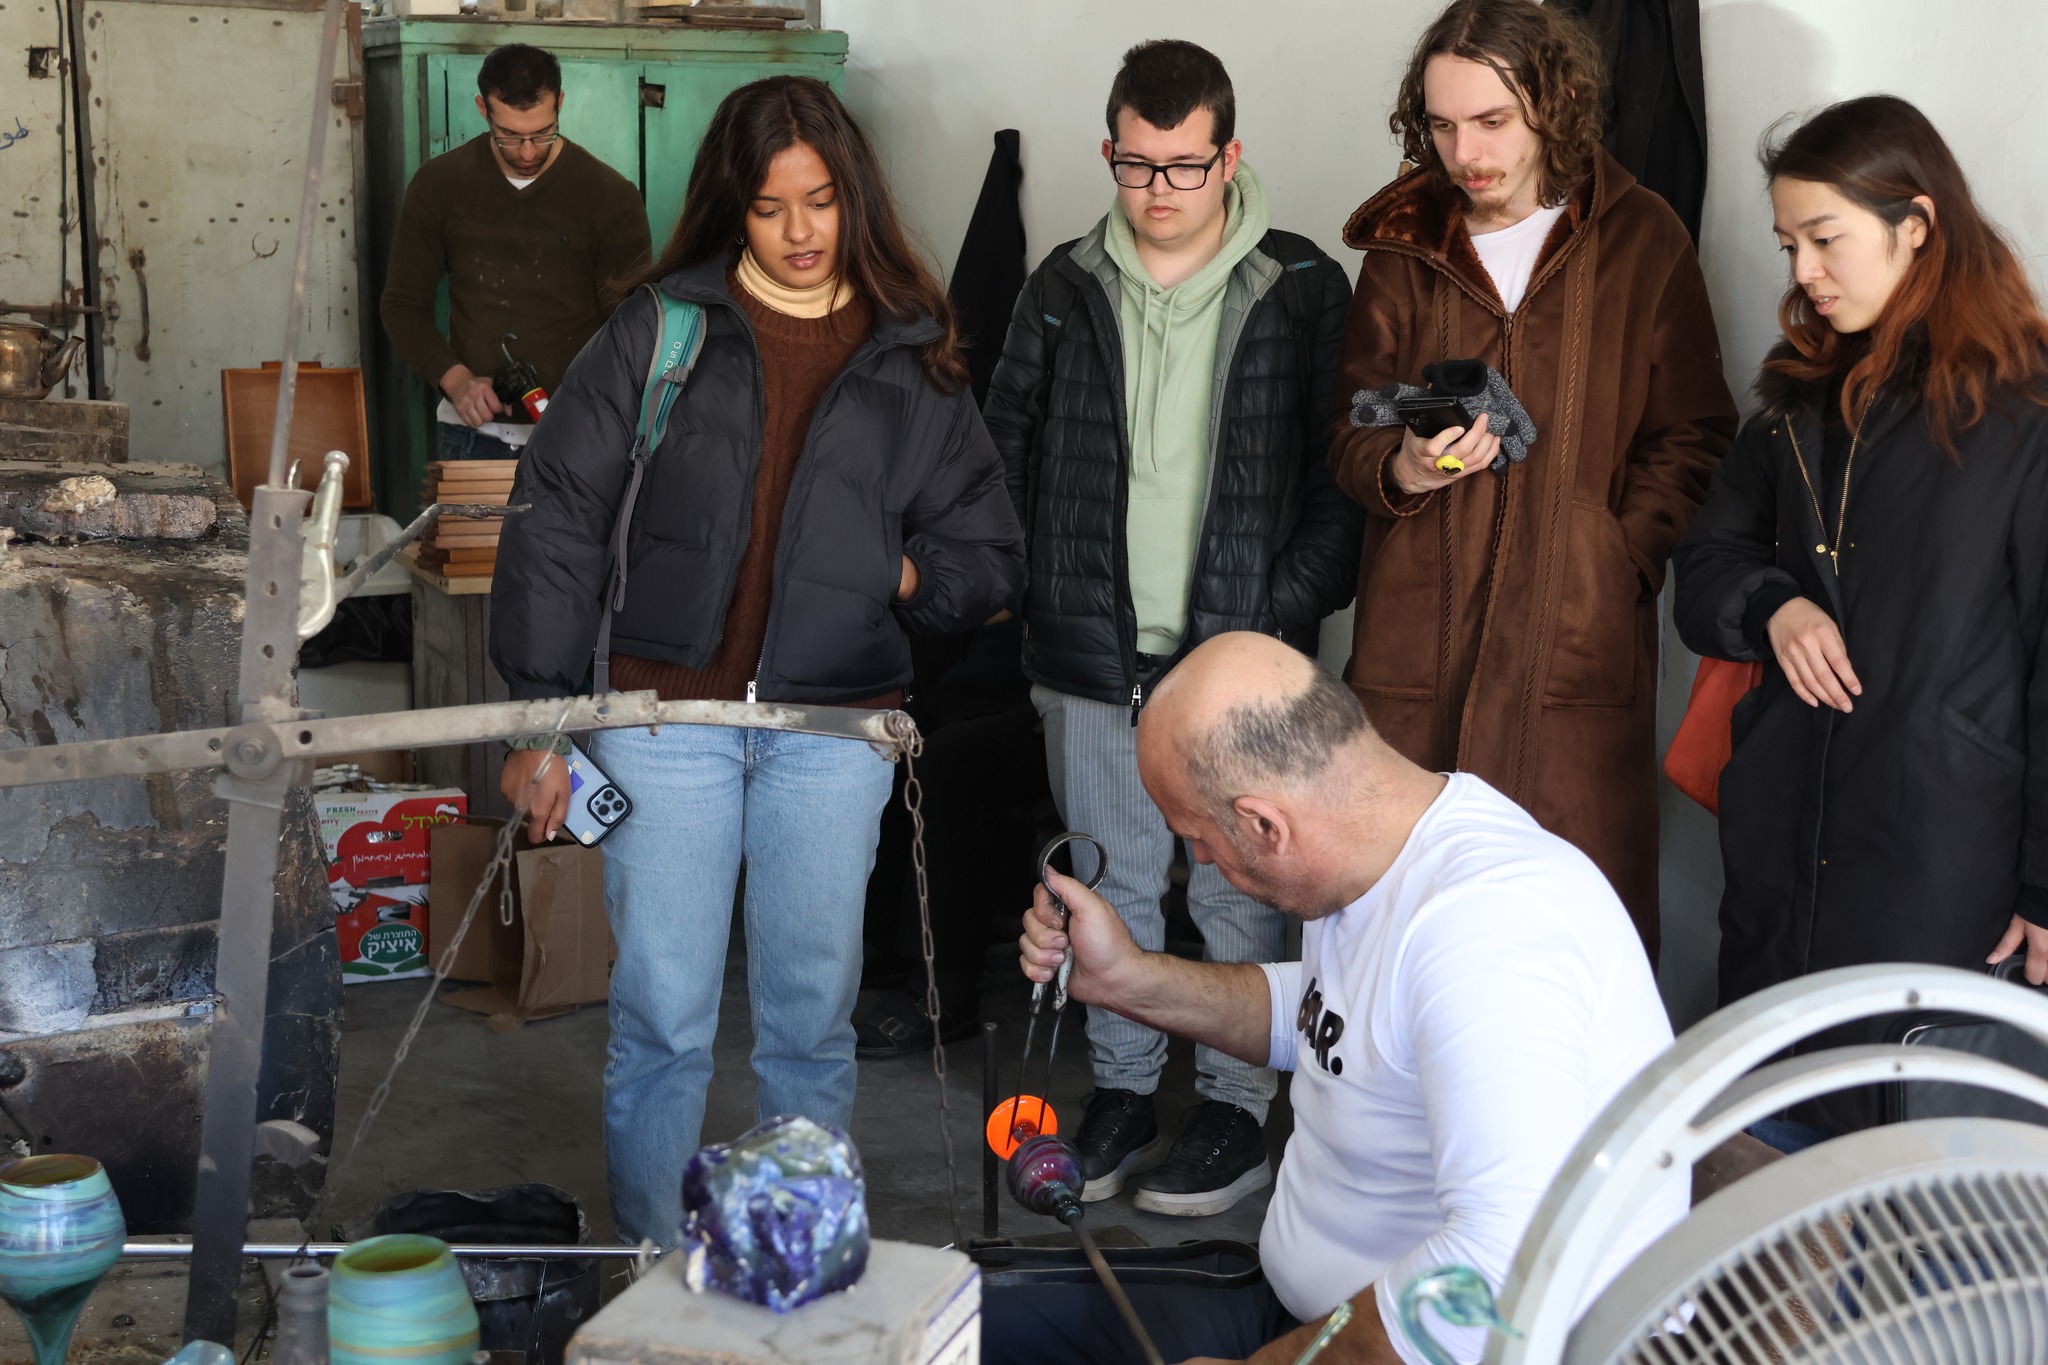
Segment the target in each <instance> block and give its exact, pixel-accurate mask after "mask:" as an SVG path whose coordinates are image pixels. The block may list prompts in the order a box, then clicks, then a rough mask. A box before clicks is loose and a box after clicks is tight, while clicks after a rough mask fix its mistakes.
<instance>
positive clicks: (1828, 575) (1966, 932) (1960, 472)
mask: <svg viewBox="0 0 2048 1365" xmlns="http://www.w3.org/2000/svg"><path fill="white" fill-rule="evenodd" d="M1762 159H1763V164H1764V172H1765V174H1766V176H1767V177H1768V178H1769V180H1770V189H1771V208H1772V213H1773V218H1774V222H1773V227H1774V229H1775V230H1776V232H1777V235H1778V241H1779V244H1780V245H1781V246H1782V247H1783V249H1784V251H1785V253H1786V255H1787V257H1788V258H1789V265H1790V268H1791V277H1792V283H1791V287H1790V288H1789V289H1788V290H1787V291H1786V294H1785V298H1784V301H1783V303H1782V304H1781V305H1780V306H1779V319H1780V322H1781V324H1782V326H1783V328H1784V340H1783V341H1782V342H1781V343H1780V344H1779V345H1778V346H1777V348H1776V349H1774V350H1773V351H1772V352H1771V354H1770V356H1769V357H1768V358H1767V359H1766V360H1765V361H1764V365H1763V369H1762V372H1761V373H1760V374H1759V375H1758V377H1757V383H1756V395H1757V397H1758V399H1759V400H1760V402H1761V410H1760V411H1759V412H1758V413H1757V415H1756V416H1755V417H1754V418H1752V419H1751V420H1750V422H1749V424H1748V425H1747V426H1746V427H1745V428H1744V430H1743V432H1742V435H1741V436H1740V437H1739V438H1738V439H1737V441H1736V444H1735V448H1734V449H1733V450H1732V451H1731V452H1730V453H1729V455H1728V458H1727V460H1726V461H1725V462H1724V463H1723V464H1722V466H1721V469H1720V472H1719V474H1718V476H1717V477H1716V479H1715V482H1714V487H1713V491H1712V493H1711V495H1710V496H1709V497H1708V499H1707V503H1706V506H1705V507H1704V508H1703V509H1701V511H1700V514H1699V517H1698V518H1697V519H1696V520H1695V521H1694V522H1693V524H1692V529H1691V531H1690V532H1689V533H1688V534H1687V536H1686V537H1685V539H1684V541H1683V542H1682V543H1681V544H1680V545H1679V547H1678V551H1677V553H1676V556H1675V562H1676V565H1677V573H1678V598H1677V619H1678V629H1679V633H1680V636H1681V637H1682V638H1683V639H1684V640H1685V642H1686V644H1687V645H1688V646H1689V647H1690V648H1692V649H1693V650H1695V651H1697V652H1698V653H1700V654H1703V655H1711V656H1714V657H1718V658H1723V659H1734V660H1761V661H1762V662H1763V663H1764V665H1765V668H1764V681H1763V685H1762V686H1761V687H1760V688H1758V689H1757V690H1755V691H1753V692H1751V693H1750V694H1749V696H1747V697H1746V698H1744V699H1743V701H1742V702H1741V703H1740V704H1739V705H1738V706H1737V707H1736V708H1735V715H1734V743H1735V747H1734V756H1733V758H1732V759H1731V760H1730V761H1729V763H1728V766H1727V768H1726V769H1725V770H1724V771H1723V772H1722V774H1721V789H1720V800H1721V853H1722V860H1723V865H1724V869H1725V872H1726V877H1727V885H1726V890H1725V891H1724V893H1723V895H1722V900H1721V986H1720V994H1721V1003H1722V1004H1727V1003H1729V1002H1730V1001H1734V1000H1738V999H1741V998H1742V997H1744V996H1746V995H1749V994H1752V993H1753V992H1755V991H1758V990H1761V989H1763V988H1764V987H1766V986H1771V985H1775V984H1776V983H1778V982H1781V981H1785V980H1788V979H1790V978H1793V977H1797V976H1801V975H1804V974H1805V973H1808V972H1816V971H1821V970H1825V969H1827V968H1830V967H1843V966H1849V965H1852V964H1856V963H1865V962H1902V961H1903V962H1929V963H1940V964H1944V965H1947V966H1952V967H1972V966H1979V967H1981V965H1982V964H1983V963H1985V962H1986V961H1998V960H2001V959H2003V958H2006V957H2008V956H2010V955H2011V954H2013V953H2015V952H2024V953H2025V955H2026V962H2025V970H2026V975H2027V978H2028V979H2029V980H2031V981H2033V982H2035V983H2040V982H2042V981H2043V980H2048V656H2044V650H2048V322H2044V321H2043V318H2042V315H2041V311H2040V309H2039V307H2038V305H2037V303H2036V301H2035V299H2034V295H2033V292H2032V290H2031V288H2030V287H2029V285H2028V281H2027V277H2026V273H2025V272H2024V271H2023V270H2022V269H2021V266H2020V263H2019V260H2018V258H2017V257H2016V256H2015V254H2014V252H2013V250H2012V248H2011V246H2010V245H2008V244H2007V243H2006V241H2005V240H2004V238H2003V237H2001V236H2000V235H1999V232H1998V230H1997V229H1996V228H1995V227H1994V226H1993V225H1992V224H1991V223H1989V222H1988V221H1986V219H1985V218H1984V216H1983V214H1982V213H1981V212H1980V211H1979V209H1978V207H1977V205H1976V203H1975V201H1974V200H1973V199H1972V197H1971V194H1970V186H1969V182H1968V181H1967V180H1966V179H1965V178H1964V176H1963V173H1962V170H1961V168H1960V167H1958V166H1957V164H1956V161H1955V157H1954V156H1953V155H1952V154H1951V153H1950V151H1949V149H1948V146H1947V144H1945V143H1944V142H1943V141H1942V138H1941V135H1940V134H1939V133H1938V132H1937V131H1935V129H1934V126H1933V125H1932V124H1931V123H1929V122H1928V121H1927V118H1926V116H1925V115H1923V114H1922V113H1921V112H1920V111H1919V110H1918V109H1916V108H1914V107H1913V106H1912V105H1911V104H1908V103H1907V102H1906V101H1904V100H1901V99H1897V98H1894V97H1891V96H1885V95H1875V96H1869V97H1866V98H1863V99H1855V100H1849V101H1846V102H1845V103H1841V104H1837V105H1834V106H1832V107H1830V108H1828V109H1825V110H1823V111H1822V112H1820V113H1819V114H1817V115H1815V116H1814V117H1813V118H1812V119H1810V120H1808V121H1807V122H1806V123H1804V124H1803V125H1801V126H1800V127H1799V128H1798V129H1797V130H1796V131H1795V132H1793V133H1792V134H1791V135H1790V136H1788V137H1786V138H1784V139H1783V140H1782V141H1779V142H1777V143H1775V144H1771V145H1767V146H1766V148H1765V149H1764V151H1763V155H1762ZM1858 1027H1859V1029H1863V1032H1864V1034H1865V1038H1864V1040H1865V1041H1876V1040H1877V1039H1878V1038H1879V1037H1881V1036H1882V1034H1883V1032H1884V1030H1885V1027H1886V1026H1885V1025H1884V1023H1883V1022H1882V1021H1879V1022H1878V1023H1877V1024H1875V1025H1872V1026H1869V1027H1868V1028H1867V1029H1865V1028H1863V1026H1858ZM1843 1032H1846V1031H1837V1032H1836V1033H1834V1034H1830V1035H1824V1036H1823V1038H1822V1039H1819V1040H1815V1041H1816V1043H1818V1044H1822V1045H1832V1044H1833V1043H1836V1042H1841V1041H1843V1040H1844V1039H1843V1037H1842V1036H1841V1035H1842V1033H1843ZM1794 1117H1795V1118H1796V1119H1797V1120H1798V1121H1799V1122H1798V1123H1796V1124H1793V1125H1791V1126H1790V1128H1789V1129H1788V1128H1787V1127H1785V1126H1782V1125H1781V1126H1780V1127H1779V1128H1778V1129H1777V1134H1778V1136H1779V1137H1780V1138H1786V1137H1789V1138H1791V1139H1792V1140H1793V1141H1795V1142H1805V1141H1811V1140H1814V1139H1816V1138H1818V1137H1820V1136H1825V1135H1827V1134H1829V1133H1832V1132H1840V1131H1846V1130H1848V1129H1851V1128H1858V1127H1864V1126H1867V1125H1868V1124H1869V1123H1871V1122H1873V1121H1875V1119H1876V1117H1877V1115H1876V1109H1875V1104H1874V1100H1873V1098H1872V1097H1871V1096H1870V1095H1869V1094H1868V1093H1867V1092H1848V1093H1844V1094H1840V1095H1836V1096H1832V1097H1829V1098H1828V1099H1826V1100H1823V1101H1818V1102H1816V1103H1815V1104H1813V1105H1812V1106H1808V1107H1805V1108H1803V1109H1802V1110H1801V1111H1798V1112H1797V1113H1796V1114H1795V1115H1794Z"/></svg>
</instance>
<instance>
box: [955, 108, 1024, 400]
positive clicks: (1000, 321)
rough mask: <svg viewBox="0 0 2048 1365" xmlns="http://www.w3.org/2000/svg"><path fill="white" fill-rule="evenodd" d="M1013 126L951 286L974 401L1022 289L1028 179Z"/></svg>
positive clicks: (1005, 134) (1001, 137) (981, 393)
mask: <svg viewBox="0 0 2048 1365" xmlns="http://www.w3.org/2000/svg"><path fill="white" fill-rule="evenodd" d="M1018 150H1019V138H1018V134H1017V130H1016V129H1015V128H1005V129H1003V130H1002V131H1001V132H999V133H997V134H996V150H995V154H994V155H993V156H991V157H990V158H989V162H988V174H987V175H986V176H984V177H983V178H982V182H981V197H980V198H979V199H976V200H975V201H974V216H973V217H972V218H970V219H969V220H968V222H967V236H966V237H964V238H963V239H962V240H961V242H960V260H959V262H958V264H956V265H955V266H954V267H953V283H952V285H951V287H950V288H949V289H948V290H947V293H949V294H950V295H951V296H952V299H953V308H954V311H955V312H956V313H957V315H958V318H959V326H960V339H961V340H962V341H963V342H965V343H966V345H967V369H968V372H969V373H970V374H971V375H972V376H973V382H974V401H975V403H976V404H977V405H979V404H980V403H981V402H982V401H983V400H984V399H986V398H987V397H988V381H989V377H990V376H991V375H993V374H994V373H995V372H996V362H997V361H998V360H1000V359H1002V356H1003V333H1004V332H1005V331H1007V330H1008V329H1009V326H1010V310H1011V309H1012V308H1014V307H1016V306H1017V295H1018V294H1020V293H1022V292H1023V289H1024V211H1023V210H1022V209H1021V208H1019V207H1018V204H1017V186H1018V185H1019V184H1021V183H1022V182H1023V179H1024V163H1023V162H1022V161H1021V160H1020V159H1019V158H1018Z"/></svg>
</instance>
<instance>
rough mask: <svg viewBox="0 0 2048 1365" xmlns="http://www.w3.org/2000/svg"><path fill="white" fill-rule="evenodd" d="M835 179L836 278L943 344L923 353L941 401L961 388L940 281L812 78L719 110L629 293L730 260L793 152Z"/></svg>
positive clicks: (877, 169) (746, 94)
mask: <svg viewBox="0 0 2048 1365" xmlns="http://www.w3.org/2000/svg"><path fill="white" fill-rule="evenodd" d="M799 142H801V143H803V144H804V145H806V146H808V147H809V148H811V150H813V151H815V152H816V153H817V154H818V156H819V158H820V159H821V160H823V161H824V163H825V169H826V170H828V171H829V172H831V175H832V186H833V190H834V192H835V195H836V197H837V199H838V202H839V274H840V276H841V278H843V279H844V280H846V282H847V283H848V284H850V285H852V286H853V287H854V288H855V289H857V290H859V291H860V293H861V295H862V297H864V298H865V299H867V301H868V303H869V304H870V305H872V306H873V307H874V309H875V311H876V312H878V313H882V314H886V315H888V316H889V317H892V318H894V319H896V320H897V321H899V322H907V321H909V320H911V319H913V318H915V317H917V316H919V315H924V316H928V317H930V318H932V319H933V320H934V321H936V322H937V323H938V324H939V326H940V327H942V328H943V329H944V332H943V334H942V335H941V336H940V337H939V338H938V339H937V340H936V341H933V342H932V343H930V344H929V345H927V346H926V347H925V348H924V351H923V360H924V372H925V377H926V378H927V379H929V380H930V381H931V383H932V387H933V388H935V389H938V390H939V391H940V392H942V393H945V392H952V391H954V390H957V389H958V388H959V387H960V386H961V385H963V384H965V383H966V382H967V364H966V362H965V360H963V359H962V358H961V354H960V333H959V329H958V328H957V326H956V325H955V323H954V318H953V306H952V303H951V302H950V301H949V300H948V299H947V297H946V291H945V289H944V287H942V286H941V285H940V284H939V281H938V277H937V276H936V275H935V274H934V273H933V272H932V269H931V267H930V266H929V265H927V264H926V263H925V261H924V258H923V257H921V256H920V255H918V253H917V252H916V251H914V250H913V249H912V248H911V245H910V239H909V237H908V235H907V234H906V233H905V232H904V229H903V220H902V215H901V214H899V213H898V212H897V209H896V201H895V198H894V196H892V195H891V194H890V192H889V182H888V179H887V178H886V177H885V176H884V175H883V174H882V163H881V161H880V160H879V159H878V158H877V157H876V156H875V150H874V147H873V146H872V145H871V144H870V143H869V142H868V139H867V134H865V133H863V132H862V131H861V128H860V125H859V124H858V123H855V122H854V121H853V115H851V114H849V113H847V112H846V106H845V105H843V104H841V103H840V102H839V97H838V96H837V95H835V94H833V93H832V87H831V86H829V85H827V84H825V83H824V82H823V81H820V80H815V79H813V78H812V77H809V76H770V77H768V78H766V79H765V80H758V81H755V82H753V83H752V84H750V85H743V86H741V87H740V88H739V89H737V90H735V91H733V92H732V93H731V94H730V95H727V96H726V97H725V99H724V100H723V101H721V102H720V103H719V106H718V111H717V112H716V113H714V114H713V115H712V116H711V126H710V127H708V128H706V129H705V130H704V141H703V142H702V144H700V145H699V146H698V148H697V163H696V164H695V165H694V166H692V167H691V168H690V183H689V186H688V188H686V189H685V190H684V192H683V213H682V217H680V218H678V219H677V220H676V229H675V232H674V233H672V234H671V235H670V237H669V239H668V245H667V246H666V247H664V248H662V252H661V256H660V257H659V258H658V259H657V260H656V261H655V262H654V265H653V266H652V267H651V268H650V269H649V270H648V271H647V272H646V273H645V274H644V275H642V276H641V277H640V278H639V279H638V280H636V281H634V282H633V283H634V284H635V285H639V284H652V283H655V282H657V281H659V280H661V279H663V278H665V277H667V276H669V275H672V274H674V273H675V272H676V271H678V270H681V269H684V268H685V267H687V266H692V265H697V264H699V263H701V262H703V261H709V260H715V259H719V258H722V257H725V256H727V255H729V254H730V253H731V252H732V250H733V246H734V243H736V242H738V241H742V240H744V239H745V236H746V220H745V214H746V211H747V206H748V205H749V204H751V203H752V202H753V199H754V196H755V195H756V194H758V193H760V190H761V186H762V184H763V183H764V182H766V180H767V179H768V165H769V163H770V162H772V161H774V160H775V158H776V156H777V154H779V153H781V152H784V151H787V150H788V149H789V148H791V147H793V146H795V145H796V144H797V143H799Z"/></svg>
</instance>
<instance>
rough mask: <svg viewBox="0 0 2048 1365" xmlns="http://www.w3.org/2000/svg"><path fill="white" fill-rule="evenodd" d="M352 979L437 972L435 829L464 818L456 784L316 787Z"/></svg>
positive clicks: (347, 976) (330, 886)
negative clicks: (430, 900)
mask: <svg viewBox="0 0 2048 1365" xmlns="http://www.w3.org/2000/svg"><path fill="white" fill-rule="evenodd" d="M313 807H314V810H315V812H316V813H317V814H318V815H319V818H320V838H321V841H322V843H323V844H324V845H325V848H326V853H327V890H328V894H329V895H330V896H332V897H333V900H334V913H335V916H336V921H335V929H336V932H337V934H338V935H339V938H340V946H341V976H342V980H343V981H344V982H356V981H390V980H394V979H399V978H404V977H414V976H429V975H431V974H432V973H433V959H432V956H431V954H432V952H433V938H432V934H431V932H430V926H429V923H428V914H427V905H426V901H427V887H428V884H429V882H430V880H431V876H432V842H431V840H430V838H429V835H430V833H431V831H432V830H433V829H434V828H435V827H436V826H438V825H445V824H447V823H449V822H450V821H453V820H458V819H461V818H462V817H463V816H465V815H466V814H467V813H468V811H469V798H468V797H467V796H466V795H464V794H463V793H462V792H459V791H456V790H454V789H453V788H439V789H428V790H414V791H383V792H347V791H316V792H314V793H313Z"/></svg>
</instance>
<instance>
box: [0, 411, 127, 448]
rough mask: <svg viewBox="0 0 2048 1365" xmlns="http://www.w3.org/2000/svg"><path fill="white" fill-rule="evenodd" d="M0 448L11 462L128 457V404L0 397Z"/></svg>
mask: <svg viewBox="0 0 2048 1365" xmlns="http://www.w3.org/2000/svg"><path fill="white" fill-rule="evenodd" d="M0 450H5V451H6V452H7V454H8V458H10V459H15V460H89V461H92V462H93V463H96V464H108V463H119V462H120V461H123V460H126V459H127V458H128V405H127V404H126V403H106V402H95V401H93V400H91V399H85V398H0Z"/></svg>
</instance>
